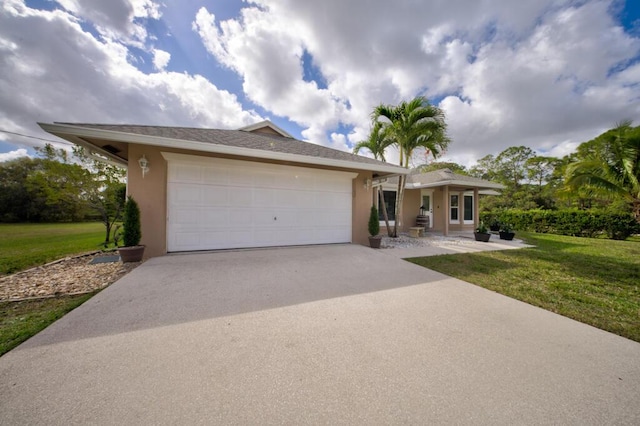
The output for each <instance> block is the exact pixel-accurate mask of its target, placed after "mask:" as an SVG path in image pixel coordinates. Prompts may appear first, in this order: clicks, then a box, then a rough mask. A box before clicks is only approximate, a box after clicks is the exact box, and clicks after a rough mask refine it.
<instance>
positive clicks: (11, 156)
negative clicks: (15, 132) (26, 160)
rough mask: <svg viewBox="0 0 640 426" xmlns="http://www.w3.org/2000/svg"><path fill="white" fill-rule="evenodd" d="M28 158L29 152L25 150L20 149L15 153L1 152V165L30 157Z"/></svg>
mask: <svg viewBox="0 0 640 426" xmlns="http://www.w3.org/2000/svg"><path fill="white" fill-rule="evenodd" d="M28 156H29V154H28V153H27V150H26V149H24V148H19V149H16V150H15V151H9V152H1V153H0V163H2V162H4V161H11V160H15V159H17V158H20V157H28Z"/></svg>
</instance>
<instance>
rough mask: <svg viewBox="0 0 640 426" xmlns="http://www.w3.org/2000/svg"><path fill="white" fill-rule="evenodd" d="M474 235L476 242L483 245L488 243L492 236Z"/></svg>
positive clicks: (477, 233)
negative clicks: (480, 242)
mask: <svg viewBox="0 0 640 426" xmlns="http://www.w3.org/2000/svg"><path fill="white" fill-rule="evenodd" d="M473 235H474V236H475V237H476V241H482V242H483V243H488V242H489V238H491V234H484V233H480V232H474V233H473Z"/></svg>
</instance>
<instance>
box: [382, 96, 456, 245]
mask: <svg viewBox="0 0 640 426" xmlns="http://www.w3.org/2000/svg"><path fill="white" fill-rule="evenodd" d="M371 118H372V120H373V122H374V123H380V124H381V126H382V129H381V132H382V134H383V138H384V139H388V140H391V141H392V143H393V144H394V145H395V146H396V147H397V148H398V152H399V155H400V158H399V162H400V166H402V167H406V168H409V162H410V160H411V158H412V156H413V153H414V151H415V150H416V149H418V148H424V149H425V150H427V152H428V153H431V155H433V157H434V158H436V157H437V156H438V155H439V154H440V152H442V150H444V149H445V148H446V147H447V145H448V144H449V138H448V137H447V134H446V130H447V125H446V123H445V121H444V112H443V111H442V110H441V109H440V108H438V107H436V106H433V105H431V104H429V102H428V101H427V100H426V99H425V98H424V97H422V96H418V97H416V98H415V99H413V100H411V101H409V102H406V101H403V102H401V103H400V104H399V105H397V106H393V105H379V106H377V107H376V108H375V109H374V110H373V114H372V115H371ZM405 182H406V176H405V175H401V176H400V177H399V178H398V193H397V194H398V195H397V196H396V220H395V224H394V227H393V234H392V235H391V236H393V237H397V236H398V225H400V221H401V218H402V202H403V200H404V187H405Z"/></svg>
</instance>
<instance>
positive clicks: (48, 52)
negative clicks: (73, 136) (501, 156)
mask: <svg viewBox="0 0 640 426" xmlns="http://www.w3.org/2000/svg"><path fill="white" fill-rule="evenodd" d="M479 3H480V2H470V1H468V0H450V1H448V2H445V3H442V2H441V3H438V6H437V7H433V6H434V2H430V1H424V2H422V4H420V2H409V1H397V2H387V1H378V0H352V1H349V2H343V1H338V0H335V1H332V0H328V1H325V2H316V1H299V0H272V1H269V2H267V1H265V0H256V1H246V2H241V1H235V0H228V1H226V0H225V1H214V2H211V1H201V0H183V1H178V0H165V1H163V2H156V1H154V0H112V1H109V2H106V1H102V0H58V1H53V0H30V1H23V0H6V1H4V2H3V4H2V6H0V7H1V8H2V9H3V10H2V12H1V13H0V130H4V131H9V132H13V133H19V134H23V135H31V136H36V137H40V138H46V139H51V140H57V139H56V138H55V137H54V136H51V135H48V134H46V133H44V132H42V131H41V130H40V128H39V127H38V126H37V124H36V122H37V121H44V122H53V121H65V122H105V123H137V124H155V125H176V126H194V127H214V128H238V127H242V126H245V125H248V124H251V123H254V122H257V121H261V120H264V119H268V120H271V121H273V122H274V123H275V124H277V125H278V126H280V127H282V128H283V129H285V130H286V131H288V132H289V133H291V134H293V135H294V136H296V137H297V138H299V139H302V140H307V141H310V142H313V143H318V144H323V145H326V146H330V147H333V148H336V149H342V150H350V149H351V148H352V146H353V144H354V143H355V142H357V141H359V140H362V139H364V138H365V137H366V136H367V133H368V131H369V127H370V122H369V115H370V113H371V110H372V109H373V108H374V107H375V106H376V105H378V104H380V103H397V102H399V101H401V100H404V99H410V98H412V97H414V96H416V95H424V96H427V98H428V99H429V100H430V101H431V102H432V103H434V104H437V105H439V106H440V107H441V108H442V109H443V110H444V111H445V113H446V116H447V123H448V125H449V134H450V136H451V138H452V140H453V142H452V144H451V146H450V149H449V150H448V152H447V153H445V155H444V157H443V159H445V160H450V161H457V162H459V163H462V164H465V165H470V164H472V163H473V162H474V161H475V160H477V159H478V158H481V157H482V156H484V155H487V154H497V153H499V152H500V151H502V150H503V149H505V148H507V147H509V146H514V145H526V146H529V147H531V148H533V149H535V150H537V151H538V152H540V153H541V154H548V155H555V156H562V155H565V154H567V153H570V152H572V151H573V150H574V149H575V147H576V146H577V145H578V144H579V143H581V142H583V141H586V140H589V139H591V138H593V137H594V136H596V135H598V134H599V133H601V132H602V131H604V130H606V129H607V128H610V127H612V126H613V125H614V124H615V123H616V122H619V121H621V120H623V119H632V120H635V121H636V123H638V124H640V121H639V120H638V119H639V118H640V102H639V100H640V84H639V83H640V63H639V61H638V59H639V58H640V2H637V1H626V2H625V1H617V0H582V1H574V0H522V1H519V2H518V3H517V5H514V4H513V2H512V1H510V0H492V1H488V2H482V3H481V4H479ZM43 143H44V142H43V141H41V140H38V139H31V138H26V137H21V136H16V135H14V134H10V133H0V161H1V160H7V159H11V158H15V157H17V156H21V155H33V152H34V151H33V147H35V146H41V145H42V144H43ZM59 146H65V145H64V144H63V143H60V145H59ZM388 158H389V159H390V160H391V161H393V159H394V156H393V153H391V155H389V156H388ZM424 160H425V159H424V158H422V157H419V156H418V157H417V158H416V159H415V162H416V163H420V162H423V161H424ZM427 160H429V159H427Z"/></svg>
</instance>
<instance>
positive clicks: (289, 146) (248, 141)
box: [56, 122, 393, 166]
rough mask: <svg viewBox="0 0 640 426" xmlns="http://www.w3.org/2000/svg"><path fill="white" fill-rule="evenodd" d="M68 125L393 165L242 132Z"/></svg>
mask: <svg viewBox="0 0 640 426" xmlns="http://www.w3.org/2000/svg"><path fill="white" fill-rule="evenodd" d="M56 124H64V125H68V126H75V127H84V128H88V129H97V130H109V131H114V132H122V133H131V134H136V135H144V136H154V137H161V138H169V139H177V140H185V141H193V142H203V143H211V144H217V145H226V146H232V147H241V148H249V149H257V150H262V151H272V152H281V153H286V154H296V155H304V156H309V157H318V158H326V159H331V160H342V161H351V162H355V163H365V164H377V165H382V164H384V165H386V166H393V165H391V164H387V163H382V162H381V161H378V160H374V159H372V158H368V157H363V156H360V155H355V154H351V153H349V152H344V151H340V150H337V149H332V148H327V147H326V146H322V145H316V144H314V143H310V142H304V141H300V140H297V139H291V138H286V137H281V136H277V135H271V134H267V133H257V132H247V131H243V130H223V129H200V128H192V127H165V126H143V125H130V124H91V123H59V122H57V123H56Z"/></svg>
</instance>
